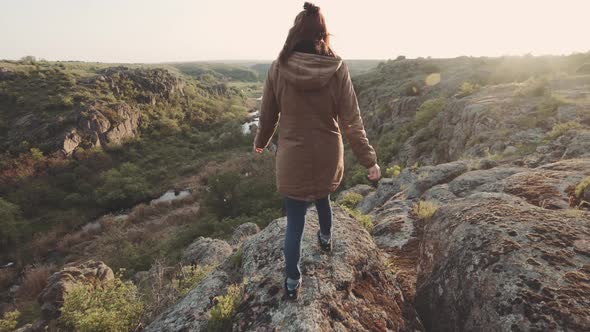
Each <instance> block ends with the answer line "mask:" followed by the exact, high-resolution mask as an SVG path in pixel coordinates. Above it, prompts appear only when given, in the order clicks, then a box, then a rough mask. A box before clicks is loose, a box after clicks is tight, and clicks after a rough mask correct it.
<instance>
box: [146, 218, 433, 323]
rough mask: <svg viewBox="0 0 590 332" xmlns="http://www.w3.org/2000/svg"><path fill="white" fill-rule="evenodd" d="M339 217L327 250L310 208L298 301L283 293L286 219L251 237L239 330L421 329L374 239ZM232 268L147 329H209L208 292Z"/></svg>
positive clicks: (223, 285) (223, 284) (221, 285)
mask: <svg viewBox="0 0 590 332" xmlns="http://www.w3.org/2000/svg"><path fill="white" fill-rule="evenodd" d="M334 218H335V227H334V248H333V251H332V252H331V253H325V252H322V251H321V250H320V248H319V246H318V244H317V238H316V232H317V231H318V229H319V227H318V221H317V213H316V212H315V209H313V208H312V209H310V210H308V215H307V223H306V227H305V233H304V239H303V243H302V256H301V267H302V270H303V289H302V293H301V294H300V298H299V299H298V301H296V302H292V301H288V300H285V299H282V298H281V297H282V295H283V290H282V287H283V280H284V271H283V269H284V267H283V264H284V262H283V252H282V246H283V238H284V232H285V226H286V219H285V218H281V219H278V220H275V221H274V222H272V223H271V224H270V225H269V226H267V227H266V228H265V229H264V230H263V231H261V232H260V233H258V234H256V235H254V236H252V237H251V238H249V239H248V240H246V242H245V243H244V244H243V247H242V248H243V249H242V255H241V258H242V260H241V268H240V272H239V274H240V278H241V279H242V280H247V283H246V284H245V285H244V300H243V301H242V304H241V305H240V306H239V308H238V310H237V312H236V315H235V318H234V324H233V330H236V331H272V330H278V331H327V330H332V331H386V330H389V331H415V330H417V331H420V330H422V327H421V324H420V322H419V320H418V319H417V317H416V315H415V313H414V311H413V309H412V308H411V307H410V306H408V305H407V303H405V301H404V298H403V296H402V294H401V292H400V289H399V286H398V284H397V282H396V280H395V278H394V277H393V275H392V274H391V273H390V272H389V271H388V269H387V268H386V267H385V265H384V262H383V261H382V259H381V255H380V254H379V251H378V249H377V248H376V246H375V244H374V243H373V241H372V239H371V236H370V235H369V234H368V233H367V232H366V231H365V230H364V229H363V228H362V227H361V226H360V225H359V224H358V222H357V221H356V220H354V219H352V218H351V217H350V216H349V215H347V214H346V213H344V212H343V211H342V210H340V209H339V208H334ZM226 263H227V262H226ZM227 266H228V264H223V265H222V266H220V267H219V268H218V269H217V270H215V271H214V272H213V273H211V274H210V275H209V276H207V277H206V278H205V280H204V281H203V282H202V283H201V284H199V285H198V286H197V287H196V288H195V289H193V290H192V291H191V292H189V294H188V295H187V296H186V297H185V298H184V299H182V300H181V301H180V302H178V303H177V304H175V305H174V306H173V307H171V308H169V309H168V310H167V311H165V312H164V313H163V314H162V315H161V316H160V317H158V318H157V319H156V320H155V321H154V322H153V323H152V324H151V325H149V326H148V327H147V328H146V331H202V330H205V329H206V326H207V320H208V318H209V314H208V311H209V309H210V302H211V301H210V297H211V296H216V295H220V294H223V293H224V292H225V290H226V289H227V287H228V286H229V284H230V279H231V278H230V275H229V272H227V271H228V270H227Z"/></svg>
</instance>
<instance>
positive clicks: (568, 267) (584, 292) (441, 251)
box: [416, 193, 590, 331]
mask: <svg viewBox="0 0 590 332" xmlns="http://www.w3.org/2000/svg"><path fill="white" fill-rule="evenodd" d="M589 218H590V215H589V214H588V213H584V212H581V213H579V214H572V213H568V212H567V211H561V210H547V209H543V208H540V207H537V206H534V205H531V204H528V203H527V202H525V201H524V200H521V199H518V198H515V197H514V196H510V195H506V194H495V193H476V194H473V195H471V196H469V197H468V198H466V199H463V200H457V201H456V202H453V203H451V204H447V205H445V206H443V207H441V208H439V209H438V211H437V212H436V213H435V215H434V217H433V219H432V220H431V221H430V222H429V223H428V224H427V225H426V227H425V229H424V236H423V239H422V245H421V247H420V261H419V268H418V290H417V294H416V307H417V309H418V311H419V313H420V317H421V318H422V319H423V321H424V324H425V327H426V329H427V330H432V331H533V330H534V331H588V330H590V303H589V302H588V301H589V300H588V299H590V287H589V286H588V285H589V284H588V281H589V280H590V268H589V267H590V244H589V242H588V238H589V237H590V224H589V223H588V220H589Z"/></svg>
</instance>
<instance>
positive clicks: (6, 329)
mask: <svg viewBox="0 0 590 332" xmlns="http://www.w3.org/2000/svg"><path fill="white" fill-rule="evenodd" d="M19 316H20V312H19V311H18V310H14V311H8V312H6V313H4V317H3V318H2V319H0V332H11V331H14V329H16V325H17V324H18V317H19Z"/></svg>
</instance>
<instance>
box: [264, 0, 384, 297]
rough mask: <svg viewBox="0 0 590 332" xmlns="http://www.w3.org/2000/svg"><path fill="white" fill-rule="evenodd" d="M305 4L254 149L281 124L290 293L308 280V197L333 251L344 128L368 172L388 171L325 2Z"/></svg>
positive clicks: (279, 64)
mask: <svg viewBox="0 0 590 332" xmlns="http://www.w3.org/2000/svg"><path fill="white" fill-rule="evenodd" d="M303 8H304V10H303V11H302V12H300V13H299V14H298V15H297V17H296V18H295V23H294V25H293V27H292V28H291V29H290V30H289V35H288V36H287V40H286V42H285V45H284V47H283V50H282V51H281V53H280V55H279V57H278V59H277V60H275V61H274V62H273V63H272V64H271V66H270V68H269V71H268V76H267V79H266V83H265V85H264V92H263V97H262V106H261V110H260V120H259V126H258V132H257V134H256V139H255V141H254V149H255V151H256V152H257V153H262V151H263V149H264V148H266V147H267V145H268V143H269V141H270V139H271V137H272V136H273V134H274V132H275V130H276V128H277V126H278V127H279V130H280V133H279V142H278V150H277V155H276V177H277V189H278V191H279V193H281V194H282V195H283V197H284V202H285V206H286V210H287V231H286V234H285V243H284V255H285V275H286V276H285V283H284V286H285V292H286V294H287V297H288V298H291V299H296V298H297V296H298V294H299V291H300V290H301V285H302V284H301V281H302V279H301V271H300V268H299V256H300V252H301V239H302V236H303V228H304V225H305V213H306V208H307V203H308V202H314V203H315V206H316V208H317V212H318V217H319V222H320V231H319V232H318V242H319V244H320V247H321V248H322V249H324V250H328V251H329V250H331V249H332V209H331V206H330V194H331V193H332V192H334V191H335V190H336V188H337V187H338V185H339V184H340V181H341V180H342V175H343V171H344V160H343V154H344V153H343V152H344V149H343V145H342V136H341V131H342V132H343V133H344V136H346V138H347V140H348V142H349V144H350V147H351V149H352V151H353V152H354V154H355V156H356V157H357V159H358V160H359V162H360V163H361V164H362V165H363V166H365V167H366V168H367V169H368V170H369V175H368V178H369V179H370V180H373V181H376V180H378V179H379V178H380V177H381V171H380V169H379V165H377V158H376V156H375V150H374V149H373V147H372V146H371V145H370V144H369V141H368V140H367V136H366V133H365V129H364V127H363V121H362V119H361V115H360V111H359V107H358V103H357V98H356V94H355V92H354V89H353V86H352V82H351V80H350V73H349V71H348V68H347V66H346V64H344V63H343V62H342V59H341V58H340V57H338V56H337V55H336V54H334V52H333V51H332V49H331V48H330V43H329V34H328V30H327V28H326V23H325V20H324V16H323V15H322V13H321V12H320V8H319V7H317V6H315V5H313V4H311V3H308V2H306V3H305V5H304V6H303ZM279 118H280V121H279Z"/></svg>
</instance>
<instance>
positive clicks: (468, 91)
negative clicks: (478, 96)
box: [459, 82, 480, 96]
mask: <svg viewBox="0 0 590 332" xmlns="http://www.w3.org/2000/svg"><path fill="white" fill-rule="evenodd" d="M479 89H480V86H479V84H477V83H471V82H463V84H461V87H460V88H459V94H460V95H461V96H469V95H472V94H474V93H476V92H477V91H479Z"/></svg>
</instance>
